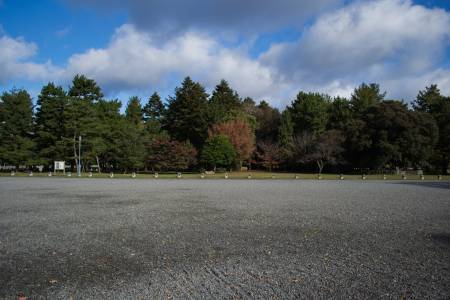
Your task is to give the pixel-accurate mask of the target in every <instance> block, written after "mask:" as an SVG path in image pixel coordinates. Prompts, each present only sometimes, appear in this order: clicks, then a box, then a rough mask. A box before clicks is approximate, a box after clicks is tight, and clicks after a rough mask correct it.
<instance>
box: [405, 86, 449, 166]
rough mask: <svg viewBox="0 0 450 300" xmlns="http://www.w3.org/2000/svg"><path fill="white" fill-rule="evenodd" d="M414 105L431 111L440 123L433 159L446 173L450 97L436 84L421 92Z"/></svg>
mask: <svg viewBox="0 0 450 300" xmlns="http://www.w3.org/2000/svg"><path fill="white" fill-rule="evenodd" d="M413 107H414V109H415V110H416V111H419V112H426V113H429V114H430V115H431V116H432V117H433V118H434V120H435V121H436V123H437V125H438V128H439V140H438V144H437V147H436V150H437V151H435V156H434V158H433V160H434V161H435V164H436V165H437V168H438V169H440V170H439V171H440V172H442V173H444V174H445V173H447V172H448V169H449V163H450V97H444V96H443V95H441V92H440V90H439V88H438V87H437V86H436V85H431V86H430V87H427V88H425V90H424V91H420V92H419V94H418V95H417V99H416V100H415V102H414V103H413Z"/></svg>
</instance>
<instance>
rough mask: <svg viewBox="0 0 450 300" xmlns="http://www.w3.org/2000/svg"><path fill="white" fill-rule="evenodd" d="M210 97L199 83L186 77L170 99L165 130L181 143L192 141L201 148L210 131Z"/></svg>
mask: <svg viewBox="0 0 450 300" xmlns="http://www.w3.org/2000/svg"><path fill="white" fill-rule="evenodd" d="M207 99H208V95H207V94H206V92H205V89H204V88H203V87H202V86H201V85H200V84H199V83H197V82H194V81H192V80H191V79H190V78H189V77H186V78H185V79H184V81H183V83H182V85H181V87H178V88H176V89H175V97H174V98H170V100H169V107H168V110H167V113H166V118H165V120H164V121H165V126H164V127H165V128H166V129H167V130H168V132H169V134H170V135H171V136H172V137H174V138H175V139H177V140H179V141H190V142H191V143H192V144H193V145H194V146H195V147H196V148H201V146H202V145H203V142H204V141H205V139H206V137H207V130H208V115H207V114H208V102H207Z"/></svg>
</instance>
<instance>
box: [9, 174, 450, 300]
mask: <svg viewBox="0 0 450 300" xmlns="http://www.w3.org/2000/svg"><path fill="white" fill-rule="evenodd" d="M19 292H23V293H25V295H26V296H28V297H29V299H44V298H49V299H155V298H156V299H157V298H182V299H185V298H205V299H211V298H215V299H217V298H226V299H229V298H244V299H247V298H248V299H250V298H265V299H267V298H283V299H290V298H307V299H312V298H338V299H342V298H344V299H350V298H354V299H363V298H386V299H399V298H401V297H404V298H418V299H449V298H450V183H448V182H403V181H402V182H400V181H399V182H382V181H367V182H361V181H314V180H310V181H300V180H298V181H295V180H285V181H282V180H203V181H202V180H182V179H180V180H125V179H118V180H117V179H116V180H114V179H113V180H106V179H105V180H102V179H94V180H89V179H74V178H73V179H62V178H0V298H2V299H3V298H5V299H17V296H16V295H17V294H18V293H19Z"/></svg>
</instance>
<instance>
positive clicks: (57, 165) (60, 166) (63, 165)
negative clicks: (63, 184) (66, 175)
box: [55, 161, 66, 171]
mask: <svg viewBox="0 0 450 300" xmlns="http://www.w3.org/2000/svg"><path fill="white" fill-rule="evenodd" d="M65 168H66V162H65V161H55V171H64V170H65Z"/></svg>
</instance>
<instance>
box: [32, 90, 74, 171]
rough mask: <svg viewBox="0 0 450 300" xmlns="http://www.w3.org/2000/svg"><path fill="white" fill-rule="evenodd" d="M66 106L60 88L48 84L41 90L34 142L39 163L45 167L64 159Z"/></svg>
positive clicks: (64, 95) (65, 148)
mask: <svg viewBox="0 0 450 300" xmlns="http://www.w3.org/2000/svg"><path fill="white" fill-rule="evenodd" d="M66 105H67V95H66V92H65V91H64V90H63V88H62V87H60V86H55V85H54V84H53V83H51V82H50V83H48V84H47V85H46V86H44V87H43V88H42V90H41V93H40V95H39V96H38V100H37V109H36V127H35V140H36V144H37V149H39V151H38V153H37V154H38V157H39V161H40V162H41V163H44V164H46V165H52V164H53V161H55V160H64V159H65V158H66V154H67V153H66V150H67V146H66V145H65V144H64V140H63V138H64V136H65V131H64V129H65V119H64V110H65V108H66Z"/></svg>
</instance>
